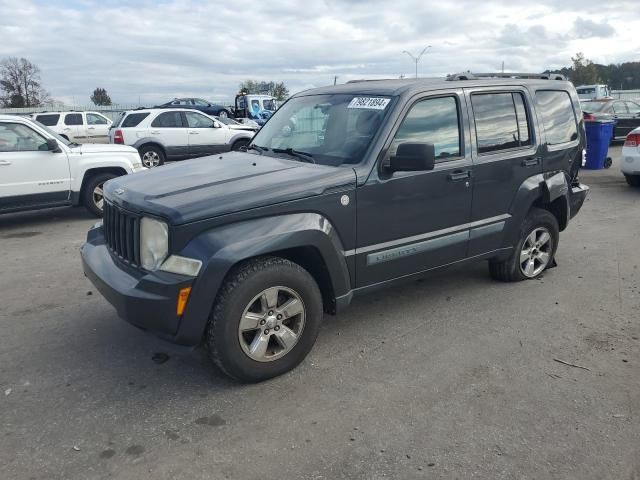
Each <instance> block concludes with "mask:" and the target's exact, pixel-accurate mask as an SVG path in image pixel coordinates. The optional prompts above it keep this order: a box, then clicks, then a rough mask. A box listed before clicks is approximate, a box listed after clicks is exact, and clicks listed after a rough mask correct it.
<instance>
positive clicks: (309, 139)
mask: <svg viewBox="0 0 640 480" xmlns="http://www.w3.org/2000/svg"><path fill="white" fill-rule="evenodd" d="M390 102H391V99H390V98H388V97H359V96H355V95H345V94H339V95H338V94H333V95H310V96H304V97H294V98H292V99H291V100H289V101H288V102H286V103H285V104H284V105H283V106H281V107H280V108H279V109H278V110H277V111H276V113H275V114H274V115H273V117H272V118H271V119H270V120H269V121H268V122H267V123H266V124H265V126H264V127H262V129H261V130H260V131H259V132H258V133H257V134H256V136H255V137H254V139H253V141H252V145H253V146H255V147H256V148H262V150H264V149H268V150H266V152H267V153H269V151H271V153H274V154H280V155H281V154H285V155H289V156H291V157H296V152H297V153H303V154H307V155H308V156H310V157H311V158H312V160H313V162H315V163H319V164H322V165H333V166H339V165H342V164H355V163H360V162H361V161H362V159H363V157H364V154H365V153H366V151H367V149H368V148H369V145H370V144H371V141H372V140H373V138H374V137H375V135H376V133H377V132H378V129H379V127H380V125H381V124H382V118H383V116H384V115H385V113H386V111H387V110H388V109H389V108H390V107H389V103H390ZM274 150H275V151H274ZM287 150H288V152H287ZM298 156H299V155H298Z"/></svg>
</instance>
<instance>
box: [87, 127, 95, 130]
mask: <svg viewBox="0 0 640 480" xmlns="http://www.w3.org/2000/svg"><path fill="white" fill-rule="evenodd" d="M95 129H96V127H87V130H95Z"/></svg>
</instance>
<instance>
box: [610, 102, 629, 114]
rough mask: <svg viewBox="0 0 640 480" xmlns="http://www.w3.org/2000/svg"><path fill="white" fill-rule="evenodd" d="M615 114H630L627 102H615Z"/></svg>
mask: <svg viewBox="0 0 640 480" xmlns="http://www.w3.org/2000/svg"><path fill="white" fill-rule="evenodd" d="M613 113H629V111H628V110H627V106H626V105H625V102H613Z"/></svg>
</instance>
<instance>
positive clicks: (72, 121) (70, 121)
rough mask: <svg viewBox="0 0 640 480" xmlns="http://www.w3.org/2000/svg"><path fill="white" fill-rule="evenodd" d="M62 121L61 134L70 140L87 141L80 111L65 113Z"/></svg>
mask: <svg viewBox="0 0 640 480" xmlns="http://www.w3.org/2000/svg"><path fill="white" fill-rule="evenodd" d="M62 123H63V125H62V132H61V135H62V136H65V137H67V138H68V139H69V141H71V142H77V143H82V142H86V141H87V134H86V131H85V126H84V120H83V119H82V114H81V113H67V114H65V116H64V121H63V122H62Z"/></svg>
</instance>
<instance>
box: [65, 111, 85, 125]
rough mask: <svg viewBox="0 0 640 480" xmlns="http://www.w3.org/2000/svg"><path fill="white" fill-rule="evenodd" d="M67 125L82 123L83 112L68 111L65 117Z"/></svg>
mask: <svg viewBox="0 0 640 480" xmlns="http://www.w3.org/2000/svg"><path fill="white" fill-rule="evenodd" d="M64 124H65V125H82V114H81V113H68V114H67V115H66V116H65V117H64Z"/></svg>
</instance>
